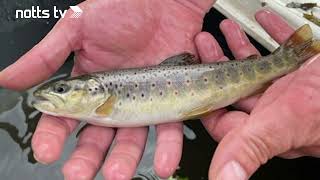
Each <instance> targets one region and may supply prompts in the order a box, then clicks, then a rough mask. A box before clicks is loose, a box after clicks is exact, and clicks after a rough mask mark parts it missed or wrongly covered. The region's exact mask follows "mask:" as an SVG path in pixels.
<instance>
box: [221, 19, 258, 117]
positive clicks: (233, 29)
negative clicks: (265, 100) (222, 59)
mask: <svg viewBox="0 0 320 180" xmlns="http://www.w3.org/2000/svg"><path fill="white" fill-rule="evenodd" d="M220 29H221V31H222V33H223V34H224V36H225V38H226V41H227V43H228V46H229V48H230V50H231V52H232V53H233V55H234V57H235V58H236V59H245V58H247V57H249V56H253V55H258V56H260V53H259V51H258V50H257V49H256V48H255V47H254V46H253V45H252V44H251V42H250V41H249V39H248V37H247V35H246V34H245V32H244V31H243V30H242V29H241V27H240V26H239V25H238V24H237V23H235V22H234V21H232V20H229V19H227V20H224V21H223V22H222V23H221V24H220ZM258 98H259V96H253V97H250V98H249V99H244V100H241V101H239V102H237V103H236V104H234V106H235V107H236V108H238V109H241V110H243V111H245V112H250V111H251V110H252V108H253V107H254V105H255V103H256V102H257V100H258Z"/></svg>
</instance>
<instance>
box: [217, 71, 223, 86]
mask: <svg viewBox="0 0 320 180" xmlns="http://www.w3.org/2000/svg"><path fill="white" fill-rule="evenodd" d="M215 82H216V84H218V85H224V84H225V77H224V71H223V70H222V69H218V70H217V71H215Z"/></svg>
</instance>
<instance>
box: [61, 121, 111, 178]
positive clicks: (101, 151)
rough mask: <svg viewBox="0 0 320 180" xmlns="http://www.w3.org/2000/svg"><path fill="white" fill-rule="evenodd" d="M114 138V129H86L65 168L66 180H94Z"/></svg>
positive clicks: (96, 127) (95, 127) (94, 127)
mask: <svg viewBox="0 0 320 180" xmlns="http://www.w3.org/2000/svg"><path fill="white" fill-rule="evenodd" d="M113 136H114V130H113V129H112V128H106V127H98V126H92V125H91V126H88V127H86V128H85V129H84V130H83V131H82V132H81V134H80V137H79V141H78V144H77V147H76V148H75V150H74V152H73V153H72V154H71V157H70V158H69V160H68V161H67V162H66V163H65V164H64V166H63V169H62V172H63V175H64V177H65V179H68V180H73V179H74V180H81V179H83V180H87V179H93V178H94V176H95V175H96V173H97V172H98V170H99V168H100V166H101V164H102V161H103V159H104V156H105V154H106V151H107V149H108V147H109V146H110V144H111V143H112V140H113Z"/></svg>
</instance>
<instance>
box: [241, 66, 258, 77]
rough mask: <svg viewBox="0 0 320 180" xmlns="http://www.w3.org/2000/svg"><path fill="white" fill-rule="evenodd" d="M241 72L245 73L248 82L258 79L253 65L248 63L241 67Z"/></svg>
mask: <svg viewBox="0 0 320 180" xmlns="http://www.w3.org/2000/svg"><path fill="white" fill-rule="evenodd" d="M241 70H242V72H243V75H244V77H245V78H247V79H248V80H253V79H255V78H256V74H255V72H254V70H253V68H252V67H251V64H248V63H246V64H243V65H241Z"/></svg>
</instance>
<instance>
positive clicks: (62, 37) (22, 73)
mask: <svg viewBox="0 0 320 180" xmlns="http://www.w3.org/2000/svg"><path fill="white" fill-rule="evenodd" d="M74 22H76V21H74ZM74 22H73V23H72V21H70V20H65V19H63V20H61V21H59V22H58V23H57V25H56V26H55V27H54V28H53V29H52V30H51V31H50V33H49V34H48V35H47V36H46V37H45V38H44V39H43V40H42V41H41V42H40V43H39V44H37V45H36V46H34V47H33V48H32V49H31V50H30V51H29V52H28V53H26V54H25V55H24V56H22V57H21V58H20V59H19V60H18V61H17V62H15V63H14V64H12V65H11V66H9V67H7V68H6V69H4V70H3V71H1V72H0V86H2V87H5V88H10V89H15V90H22V89H26V88H29V87H31V86H33V85H36V84H38V83H40V82H42V81H44V80H46V79H48V78H49V77H50V76H51V75H52V74H53V73H55V72H56V71H57V70H58V68H59V67H60V66H61V65H62V64H63V63H64V61H65V60H66V58H67V57H68V55H69V54H70V52H71V51H72V50H74V49H76V48H77V46H78V45H77V43H78V42H77V39H78V33H77V32H76V31H77V24H78V23H74ZM66 32H67V33H66Z"/></svg>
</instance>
